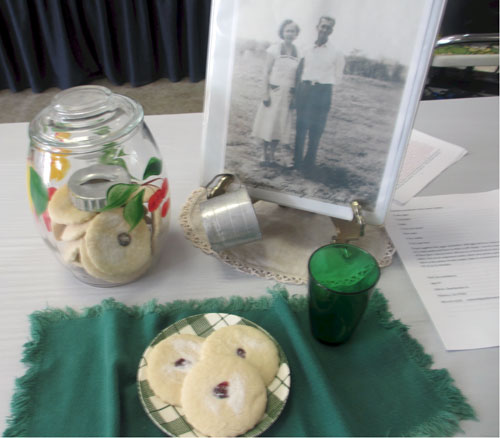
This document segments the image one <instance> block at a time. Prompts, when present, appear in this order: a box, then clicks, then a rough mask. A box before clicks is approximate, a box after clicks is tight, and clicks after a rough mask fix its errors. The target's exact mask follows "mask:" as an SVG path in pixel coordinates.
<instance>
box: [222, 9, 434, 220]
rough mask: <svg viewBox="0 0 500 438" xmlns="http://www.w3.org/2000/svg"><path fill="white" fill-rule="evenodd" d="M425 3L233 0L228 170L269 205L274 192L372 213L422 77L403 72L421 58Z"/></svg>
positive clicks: (400, 146) (397, 157) (402, 143)
mask: <svg viewBox="0 0 500 438" xmlns="http://www.w3.org/2000/svg"><path fill="white" fill-rule="evenodd" d="M430 3H431V2H429V1H422V2H421V1H418V2H416V1H413V0H377V1H376V2H373V1H371V0H330V1H324V0H311V1H308V2H303V1H301V0H251V1H250V0H240V1H238V2H237V5H238V6H237V7H236V8H235V15H236V17H235V21H234V27H233V29H234V30H233V35H234V36H233V46H232V60H231V66H230V70H231V75H230V97H229V104H228V108H227V135H226V136H225V145H224V147H225V154H224V168H225V170H226V171H229V172H232V173H235V174H237V175H238V176H239V178H240V179H241V180H242V181H244V182H245V184H246V185H247V187H249V189H250V190H251V189H252V188H256V189H258V191H259V192H261V193H262V191H265V192H268V193H269V195H268V196H267V197H268V198H269V199H270V200H272V198H273V196H272V193H273V192H275V193H280V194H288V195H290V196H291V197H294V198H300V199H308V200H313V201H318V202H319V203H325V204H334V205H339V206H349V205H350V203H351V202H352V201H355V200H356V201H358V202H359V203H360V204H361V205H362V206H363V208H364V209H365V210H368V211H370V210H371V211H373V210H375V208H376V204H377V202H379V201H380V199H379V198H380V190H381V184H382V182H383V180H384V178H387V174H388V173H389V174H390V175H391V177H392V179H393V180H394V179H395V175H396V174H397V172H398V168H397V167H398V166H399V164H400V162H399V161H398V160H400V158H401V156H402V155H403V152H402V151H401V149H404V147H405V146H406V144H405V141H406V140H407V138H405V136H404V133H403V135H402V123H403V122H402V121H403V120H404V119H405V118H406V119H408V118H411V116H412V114H411V109H412V108H415V107H416V102H409V101H408V98H406V99H404V96H405V92H406V94H407V95H408V93H411V92H413V94H414V100H415V99H418V91H416V92H415V90H413V91H411V88H412V87H413V86H414V83H418V82H419V81H421V80H422V78H421V77H420V78H418V77H415V73H413V77H412V78H409V71H410V67H411V64H412V62H413V63H414V62H415V60H416V59H418V58H419V57H420V59H419V62H423V63H424V64H425V63H426V62H427V61H428V59H426V57H427V55H426V54H427V53H430V52H429V50H430V47H421V46H420V45H421V41H420V40H421V39H422V36H423V34H422V29H423V28H425V24H423V21H426V20H428V19H429V10H430ZM221 4H224V2H221ZM427 30H429V29H427ZM431 33H432V26H431ZM409 79H411V81H412V83H410V84H409V83H408V81H409ZM403 103H404V105H405V106H404V107H403V106H402V105H403ZM398 124H399V125H400V126H398ZM406 135H407V136H409V129H406ZM394 148H396V149H399V151H398V152H397V153H396V152H394V151H392V154H393V155H394V156H393V157H392V158H391V159H390V160H389V161H390V163H389V161H388V158H389V153H390V152H391V149H394ZM388 165H390V166H391V167H392V168H391V169H388V168H387V166H388ZM391 184H395V181H392V182H391ZM389 190H390V187H389ZM385 191H387V187H386V189H385ZM384 198H387V195H386V194H384ZM294 205H295V206H297V202H295V203H294ZM299 208H300V203H299ZM305 209H307V208H305Z"/></svg>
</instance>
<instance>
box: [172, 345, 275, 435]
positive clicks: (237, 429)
mask: <svg viewBox="0 0 500 438" xmlns="http://www.w3.org/2000/svg"><path fill="white" fill-rule="evenodd" d="M209 337H210V336H209ZM207 340H208V338H207ZM207 340H205V342H207ZM181 402H182V407H183V409H184V414H185V415H186V419H187V421H188V422H189V423H190V424H191V425H192V426H193V427H194V428H195V429H197V430H198V431H200V432H201V433H203V434H205V435H208V436H223V437H228V436H238V435H241V434H242V433H245V432H246V431H248V430H250V429H251V428H252V427H254V426H255V425H256V424H257V423H258V422H259V421H260V419H261V418H262V416H263V415H264V411H265V409H266V404H267V395H266V387H265V385H264V382H263V381H262V378H261V377H260V374H259V373H258V371H257V370H256V369H255V368H254V367H253V366H251V365H249V364H248V363H247V362H245V361H242V360H240V359H238V358H237V357H231V356H220V357H210V358H206V359H202V360H201V361H199V362H198V363H197V364H196V365H195V366H194V367H193V368H192V369H191V371H190V372H189V373H188V374H187V375H186V378H185V379H184V384H183V386H182V391H181Z"/></svg>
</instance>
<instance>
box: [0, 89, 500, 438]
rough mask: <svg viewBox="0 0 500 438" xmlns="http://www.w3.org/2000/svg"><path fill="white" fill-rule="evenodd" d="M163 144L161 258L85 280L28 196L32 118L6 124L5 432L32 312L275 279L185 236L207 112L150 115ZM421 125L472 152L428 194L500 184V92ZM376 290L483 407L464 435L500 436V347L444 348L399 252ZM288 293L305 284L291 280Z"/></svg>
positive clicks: (187, 295) (438, 105)
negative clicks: (165, 218) (94, 281)
mask: <svg viewBox="0 0 500 438" xmlns="http://www.w3.org/2000/svg"><path fill="white" fill-rule="evenodd" d="M146 121H147V123H148V125H149V127H150V129H151V131H152V133H153V135H154V136H155V138H156V141H157V143H158V145H159V146H160V149H161V152H162V155H163V159H164V162H165V165H166V169H167V172H168V176H169V180H170V185H171V189H172V214H173V215H172V221H171V228H170V233H169V236H168V238H167V241H166V247H165V250H164V252H163V254H162V256H161V260H160V263H159V264H158V265H156V266H155V268H154V269H153V270H152V272H150V273H149V274H148V275H147V276H145V277H144V278H142V279H140V280H139V281H137V282H135V283H132V284H129V285H125V286H121V287H116V288H111V289H101V288H95V287H91V286H87V285H85V284H83V283H81V282H79V281H78V280H76V279H75V278H74V277H73V276H72V275H71V274H70V273H69V272H67V271H66V270H65V269H64V268H63V267H62V266H61V265H60V264H59V262H58V261H57V260H56V259H55V257H54V256H52V254H51V253H50V251H49V249H48V248H47V247H46V245H45V243H44V242H43V241H42V239H41V238H40V237H39V235H38V234H37V231H36V229H35V227H34V223H33V219H32V215H31V212H30V210H29V206H28V202H27V199H26V187H25V178H26V177H25V172H26V152H27V147H28V140H27V124H26V123H16V124H3V125H0V139H1V140H0V141H1V143H2V151H3V156H2V160H0V205H1V211H2V223H3V226H2V227H0V297H1V300H2V302H1V306H0V351H1V355H0V363H1V367H0V369H1V370H2V372H1V374H0V429H1V430H2V431H3V430H5V427H6V425H5V419H6V417H7V416H8V414H9V412H10V407H9V404H10V400H11V398H12V394H13V391H14V380H15V378H16V377H20V376H22V375H23V374H24V372H25V368H24V365H23V364H22V363H21V357H22V351H23V344H24V343H25V342H27V341H28V340H29V339H30V332H29V321H28V315H29V314H30V313H31V312H33V311H35V310H40V309H43V308H45V307H47V306H50V307H65V306H69V307H73V308H75V309H82V308H83V307H87V306H90V305H94V304H98V303H100V302H101V301H102V300H103V299H105V298H109V297H114V298H115V299H116V300H118V301H121V302H123V303H125V304H127V305H133V304H139V305H140V304H143V303H145V302H147V301H149V300H150V299H153V298H157V299H158V300H159V301H160V302H165V301H170V300H173V299H179V298H182V299H198V298H205V297H213V296H231V295H236V294H237V295H241V296H258V295H261V294H263V293H264V292H265V290H266V288H267V287H270V286H273V285H274V284H275V282H273V281H268V280H264V279H260V278H257V277H255V276H250V275H247V274H243V273H241V272H238V271H236V270H234V269H232V268H231V267H229V266H227V265H225V264H223V263H221V262H219V261H218V260H217V259H215V258H214V257H211V256H208V255H205V254H204V253H203V252H201V251H200V250H199V249H197V248H195V247H194V246H193V245H192V244H191V242H190V241H188V240H186V239H185V237H184V234H183V231H182V229H181V227H180V225H179V223H178V221H177V217H178V215H179V213H180V210H181V207H182V205H183V203H184V201H185V200H186V199H187V197H188V196H189V194H190V193H191V192H192V191H193V190H194V189H196V188H197V187H198V175H199V169H200V166H201V159H200V138H201V123H202V115H201V114H182V115H165V116H148V117H146ZM415 127H416V128H417V129H419V130H421V131H423V132H426V133H428V134H431V135H434V136H437V137H440V138H443V139H444V140H447V141H451V142H453V143H456V144H459V145H460V146H463V147H465V148H467V149H468V150H469V152H470V153H469V155H467V156H466V157H465V158H464V159H463V160H461V161H460V162H459V163H458V164H456V165H454V166H453V167H452V168H450V169H448V170H447V171H446V172H445V173H443V174H442V175H440V177H439V178H438V179H437V180H436V181H434V182H433V183H432V185H431V186H430V187H428V188H426V189H425V191H424V192H423V194H426V195H429V194H444V193H459V192H474V191H486V190H490V189H494V188H498V98H477V99H463V100H453V101H433V102H422V103H421V105H420V109H419V113H418V116H417V119H416V123H415ZM379 287H380V289H381V291H382V292H383V293H384V295H385V296H386V297H387V298H388V300H389V305H390V308H391V311H392V313H393V314H394V316H395V317H396V318H398V319H401V321H402V322H403V323H405V324H407V325H408V326H410V333H411V334H412V335H413V336H414V337H415V338H416V339H417V340H418V341H419V342H420V343H421V344H422V345H423V346H424V348H425V350H426V352H427V353H429V354H431V355H432V356H433V358H434V367H436V368H447V369H448V370H449V372H450V373H451V376H452V377H453V378H454V379H455V381H456V385H457V386H458V387H459V388H460V389H461V390H462V392H463V393H464V395H465V396H466V397H467V398H468V400H469V402H470V403H471V405H472V406H473V407H474V408H475V410H476V411H477V414H478V417H479V421H478V422H475V421H464V422H462V424H461V426H462V427H463V429H464V431H465V435H467V436H495V435H496V436H498V433H499V428H498V395H499V394H498V348H490V349H483V350H470V351H458V352H447V351H445V350H444V347H443V345H442V343H441V341H440V339H439V337H438V334H437V332H436V330H435V328H434V327H433V325H432V323H431V321H430V320H429V317H428V315H427V313H426V311H425V309H424V307H423V306H422V303H421V302H420V299H419V297H418V295H417V293H416V291H415V289H414V287H413V285H412V284H411V282H410V280H409V278H408V276H407V274H406V271H405V270H404V268H403V266H402V264H401V262H400V260H399V258H398V257H397V256H396V257H395V258H394V261H393V264H392V265H391V266H389V267H387V268H384V270H383V275H382V277H381V280H380V282H379ZM287 288H288V290H289V291H290V292H291V293H300V294H305V293H306V287H305V286H296V285H288V286H287Z"/></svg>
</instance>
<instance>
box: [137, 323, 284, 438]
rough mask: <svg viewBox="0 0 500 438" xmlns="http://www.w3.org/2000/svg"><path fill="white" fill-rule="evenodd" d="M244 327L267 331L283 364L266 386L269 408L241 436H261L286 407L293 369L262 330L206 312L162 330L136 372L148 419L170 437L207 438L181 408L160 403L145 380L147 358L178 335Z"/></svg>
mask: <svg viewBox="0 0 500 438" xmlns="http://www.w3.org/2000/svg"><path fill="white" fill-rule="evenodd" d="M236 324H243V325H249V326H252V327H255V328H256V329H259V330H260V331H262V332H264V333H265V334H266V335H267V336H269V338H270V339H271V340H272V341H273V342H274V343H275V344H276V347H277V348H278V351H279V355H280V365H279V368H278V373H277V374H276V377H275V378H274V380H273V381H272V382H271V383H270V384H269V386H268V387H267V407H266V412H265V413H264V416H263V417H262V418H261V420H260V421H259V422H258V423H257V425H256V426H255V427H254V428H253V429H251V430H249V431H248V432H246V433H245V434H244V435H242V436H248V437H253V436H258V435H260V434H262V433H263V432H264V431H265V430H266V429H267V428H268V427H269V426H271V425H272V424H273V423H274V422H275V421H276V419H277V418H278V417H279V415H280V414H281V411H282V410H283V408H284V407H285V403H286V400H287V398H288V393H289V392H290V367H289V366H288V360H287V358H286V356H285V353H284V352H283V349H282V348H281V347H280V345H279V344H278V343H277V342H276V340H275V339H274V338H273V337H272V336H271V335H270V334H269V333H268V332H266V331H265V330H264V329H263V328H262V327H259V326H258V325H257V324H255V323H253V322H251V321H249V320H248V319H245V318H242V317H240V316H237V315H231V314H228V313H204V314H200V315H193V316H190V317H188V318H184V319H181V320H179V321H177V322H175V323H174V324H172V325H171V326H169V327H167V328H166V329H164V330H162V331H161V332H160V333H159V334H158V335H157V336H156V337H155V338H154V339H153V341H152V342H151V344H150V345H149V346H148V348H147V349H146V350H145V351H144V353H143V355H142V358H141V361H140V364H139V370H138V372H137V385H138V390H139V398H140V400H141V403H142V406H143V407H144V409H145V411H146V413H147V414H148V416H149V418H151V420H152V421H153V423H155V424H156V425H157V426H158V427H159V428H160V429H161V430H162V431H163V432H164V433H166V434H167V435H170V436H186V437H187V436H200V437H201V436H204V435H203V434H202V433H200V432H198V431H197V430H195V429H194V428H192V427H191V425H190V424H189V423H188V422H187V420H186V418H185V416H184V412H183V410H182V408H181V407H178V406H173V405H170V404H166V403H165V402H163V401H161V400H160V399H159V398H158V397H157V396H156V395H155V394H154V392H153V390H152V389H151V387H150V385H149V383H148V379H147V377H146V370H147V367H148V364H147V361H146V359H145V357H147V355H148V353H149V350H150V349H151V348H153V347H154V346H155V345H156V344H157V343H158V342H160V341H162V340H163V339H165V338H166V337H168V336H171V335H173V334H176V333H185V334H192V335H197V336H201V337H204V338H206V337H207V336H208V335H210V333H212V332H214V331H215V330H218V329H220V328H222V327H225V326H228V325H236Z"/></svg>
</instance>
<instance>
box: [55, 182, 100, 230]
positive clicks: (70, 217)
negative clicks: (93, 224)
mask: <svg viewBox="0 0 500 438" xmlns="http://www.w3.org/2000/svg"><path fill="white" fill-rule="evenodd" d="M48 211H49V216H50V219H51V220H52V221H53V222H57V223H58V224H64V225H74V224H81V223H82V222H86V221H88V220H89V219H91V218H92V217H94V216H95V215H96V212H95V211H83V210H78V208H76V207H75V206H74V205H73V204H72V203H71V199H70V197H69V189H68V185H67V184H65V185H63V186H61V187H59V188H58V189H57V190H56V191H55V192H54V194H53V195H52V198H51V199H50V201H49V205H48Z"/></svg>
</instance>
